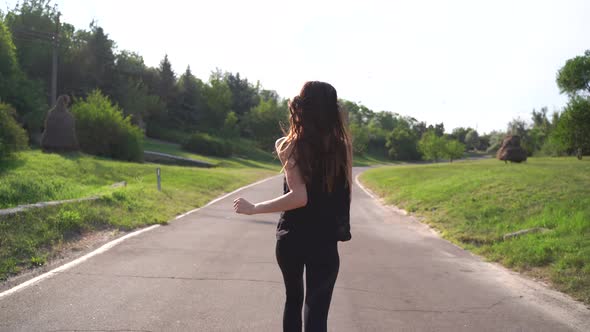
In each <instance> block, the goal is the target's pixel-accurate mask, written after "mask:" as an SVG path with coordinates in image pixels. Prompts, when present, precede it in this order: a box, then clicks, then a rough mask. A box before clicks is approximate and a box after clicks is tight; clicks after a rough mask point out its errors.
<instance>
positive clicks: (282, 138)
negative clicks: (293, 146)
mask: <svg viewBox="0 0 590 332" xmlns="http://www.w3.org/2000/svg"><path fill="white" fill-rule="evenodd" d="M286 139H287V137H285V136H283V137H281V138H279V139H277V140H276V141H275V149H276V150H278V149H279V147H280V146H281V145H282V144H283V142H284V141H285V140H286Z"/></svg>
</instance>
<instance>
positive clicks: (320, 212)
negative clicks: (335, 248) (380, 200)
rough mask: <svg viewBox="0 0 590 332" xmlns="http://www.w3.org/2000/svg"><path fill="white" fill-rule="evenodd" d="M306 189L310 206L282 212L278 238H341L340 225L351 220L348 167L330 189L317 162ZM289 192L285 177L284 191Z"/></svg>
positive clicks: (319, 239)
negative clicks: (343, 221)
mask: <svg viewBox="0 0 590 332" xmlns="http://www.w3.org/2000/svg"><path fill="white" fill-rule="evenodd" d="M306 189H307V197H308V198H307V205H305V206H303V207H300V208H297V209H293V210H289V211H285V212H283V213H281V217H280V219H279V224H278V226H277V239H281V238H284V237H286V236H289V237H296V238H298V239H304V240H309V241H334V240H339V239H340V237H339V236H338V227H339V224H340V223H341V222H342V220H343V219H345V218H346V221H348V216H349V209H350V188H349V186H348V181H347V177H346V173H345V170H344V169H341V170H340V172H339V174H338V175H337V176H336V177H335V179H334V182H333V188H331V190H328V188H327V187H326V179H325V172H324V167H323V164H322V163H317V166H316V167H314V168H313V171H312V177H311V180H310V182H309V183H308V184H307V185H306ZM289 191H290V190H289V187H288V185H287V181H286V179H284V181H283V192H284V193H288V192H289Z"/></svg>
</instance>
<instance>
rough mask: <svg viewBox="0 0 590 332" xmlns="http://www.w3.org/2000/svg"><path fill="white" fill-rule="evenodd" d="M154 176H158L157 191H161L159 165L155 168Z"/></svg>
mask: <svg viewBox="0 0 590 332" xmlns="http://www.w3.org/2000/svg"><path fill="white" fill-rule="evenodd" d="M156 177H157V178H158V191H162V185H161V180H160V179H161V176H160V167H158V168H156Z"/></svg>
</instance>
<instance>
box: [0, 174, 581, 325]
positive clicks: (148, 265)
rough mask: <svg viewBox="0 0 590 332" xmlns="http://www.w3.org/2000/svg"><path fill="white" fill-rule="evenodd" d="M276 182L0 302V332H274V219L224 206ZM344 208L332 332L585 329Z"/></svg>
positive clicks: (438, 249)
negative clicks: (345, 232)
mask: <svg viewBox="0 0 590 332" xmlns="http://www.w3.org/2000/svg"><path fill="white" fill-rule="evenodd" d="M358 172H359V169H355V173H358ZM281 181H282V180H281V178H280V177H275V178H273V179H272V180H269V181H266V182H264V183H262V184H259V185H257V186H254V187H251V188H249V189H246V190H244V191H243V192H241V193H238V194H235V195H232V196H230V197H227V198H226V199H223V200H221V201H218V202H216V203H215V204H212V205H210V206H208V207H206V208H204V209H201V210H199V211H197V212H194V213H192V214H189V215H188V216H186V217H183V218H181V219H179V220H177V221H174V222H172V223H171V224H170V225H168V226H163V227H159V228H156V229H154V230H152V231H149V232H145V233H142V234H140V235H138V236H136V237H133V238H130V239H128V240H126V241H124V242H123V243H121V244H119V245H117V246H115V247H114V248H112V249H111V250H109V251H107V252H105V253H102V254H100V255H97V256H94V257H93V258H91V259H89V260H87V261H85V262H83V263H82V264H80V265H77V266H75V267H73V268H71V269H69V270H67V271H65V272H61V273H59V274H57V275H55V276H53V277H51V278H48V279H45V280H43V281H41V282H39V283H37V284H34V285H32V286H30V287H28V288H25V289H23V290H21V291H19V292H17V293H13V294H11V295H9V296H5V297H3V298H0V331H280V330H281V319H282V310H283V303H284V288H283V284H282V277H281V274H280V271H279V269H278V266H277V264H276V259H275V256H274V248H275V235H274V231H275V227H276V221H277V219H278V215H277V214H269V215H256V216H241V215H235V214H234V213H233V210H232V201H233V199H234V198H235V197H237V196H242V197H246V198H248V199H252V200H253V201H258V200H263V199H268V198H272V197H274V196H276V195H278V194H280V193H281V189H282V186H281ZM351 213H352V214H351V216H352V218H351V220H352V223H353V224H352V232H353V239H352V241H350V242H347V243H340V244H339V248H340V256H341V268H340V274H339V277H338V281H337V283H336V289H335V292H334V297H333V302H332V307H331V311H330V317H329V329H330V330H331V331H478V332H481V331H551V332H555V331H590V311H588V309H587V308H585V307H584V306H583V305H581V304H579V303H576V302H573V301H571V300H570V299H569V298H568V297H566V296H564V295H562V294H560V293H558V292H555V291H551V290H548V289H547V288H545V287H544V286H541V285H540V284H538V283H535V282H532V281H529V280H527V279H525V278H522V277H520V276H519V275H517V274H516V273H513V272H508V271H506V270H505V269H503V268H501V267H498V266H497V265H494V264H489V263H485V262H483V261H482V260H481V259H479V258H478V257H475V256H473V255H471V254H470V253H468V252H466V251H464V250H461V249H459V248H457V247H456V246H454V245H452V244H450V243H448V242H446V241H444V240H441V239H440V238H439V237H438V236H436V235H435V234H434V233H433V232H431V231H430V230H429V229H428V228H427V227H426V226H424V225H422V224H420V223H418V222H416V221H415V220H414V219H413V218H411V217H407V216H403V215H401V214H398V213H395V211H393V210H392V209H390V208H386V207H384V206H382V205H381V204H380V203H379V202H378V201H376V200H375V199H373V198H371V197H370V196H369V195H368V194H366V193H365V192H364V191H363V190H361V189H360V188H359V187H355V188H354V196H353V205H352V211H351Z"/></svg>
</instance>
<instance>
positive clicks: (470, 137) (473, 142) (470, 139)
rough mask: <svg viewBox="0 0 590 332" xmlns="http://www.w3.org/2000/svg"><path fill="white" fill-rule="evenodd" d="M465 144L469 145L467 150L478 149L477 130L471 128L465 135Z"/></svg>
mask: <svg viewBox="0 0 590 332" xmlns="http://www.w3.org/2000/svg"><path fill="white" fill-rule="evenodd" d="M465 145H466V146H467V150H477V147H478V146H479V134H478V133H477V131H475V130H473V129H471V130H469V131H468V132H467V134H466V135H465Z"/></svg>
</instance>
